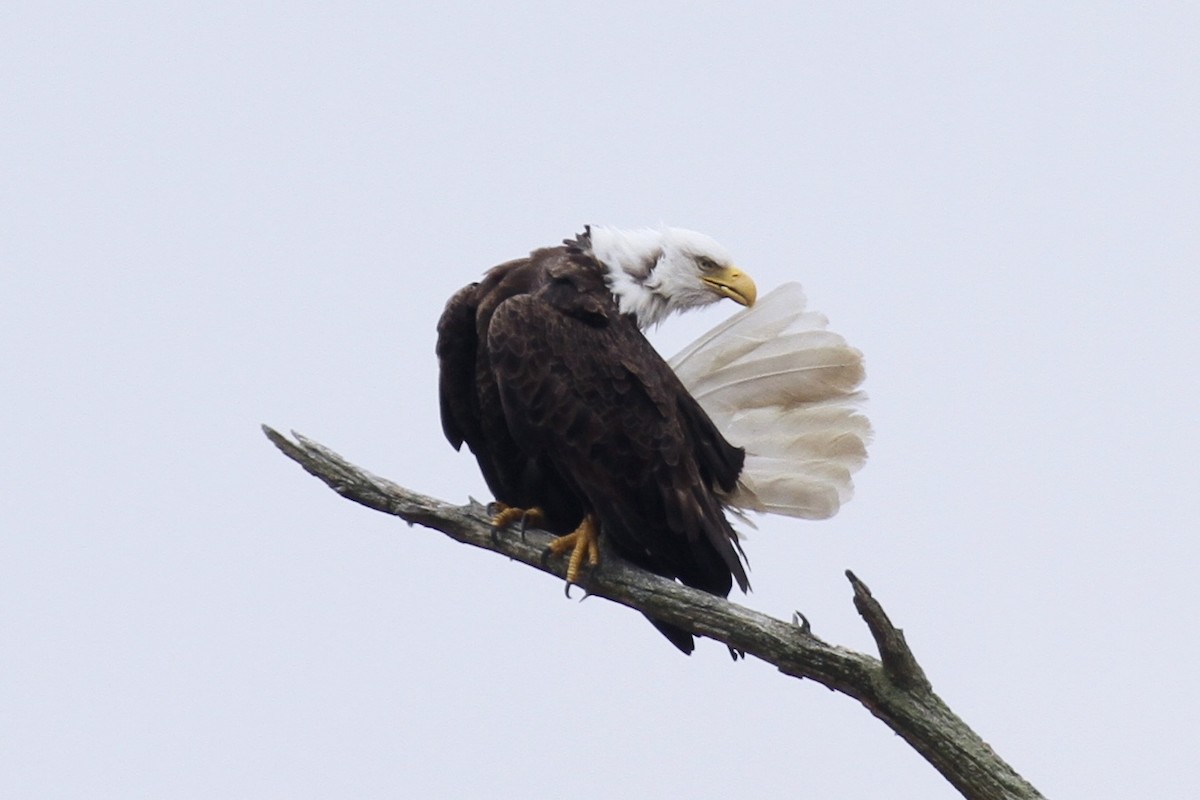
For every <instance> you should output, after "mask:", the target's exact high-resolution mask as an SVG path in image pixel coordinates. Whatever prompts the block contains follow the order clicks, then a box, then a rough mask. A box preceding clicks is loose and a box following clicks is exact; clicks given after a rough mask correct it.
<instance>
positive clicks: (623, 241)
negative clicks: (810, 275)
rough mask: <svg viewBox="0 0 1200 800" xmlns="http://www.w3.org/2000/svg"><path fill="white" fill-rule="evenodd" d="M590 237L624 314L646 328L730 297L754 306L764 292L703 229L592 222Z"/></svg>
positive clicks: (594, 253) (596, 255) (583, 239)
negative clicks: (620, 227) (627, 228)
mask: <svg viewBox="0 0 1200 800" xmlns="http://www.w3.org/2000/svg"><path fill="white" fill-rule="evenodd" d="M588 239H590V245H591V247H590V250H591V254H592V256H593V257H595V258H596V260H597V261H599V262H600V263H602V264H604V266H606V267H608V286H609V289H610V290H611V291H612V293H613V295H614V296H615V297H616V298H617V301H618V303H619V304H620V308H621V313H623V314H634V315H635V316H636V317H637V321H638V327H640V328H643V329H645V328H648V327H650V326H652V325H657V324H658V323H660V322H662V321H663V320H664V319H666V318H667V317H668V316H670V315H671V314H673V313H675V312H678V311H687V310H688V309H691V308H700V307H701V306H706V305H709V304H711V303H715V302H717V301H718V300H720V299H721V298H724V297H728V298H729V299H731V300H733V301H734V302H736V303H740V304H741V305H744V306H750V305H754V300H755V297H756V296H757V294H758V291H757V289H756V288H755V286H754V281H752V280H751V279H750V276H748V275H747V274H746V273H744V272H742V271H741V270H740V269H738V268H737V267H735V266H733V261H732V259H731V258H730V257H729V254H728V253H727V252H726V251H725V249H724V248H723V247H721V245H719V244H717V243H716V241H714V240H713V239H712V238H711V237H709V236H705V235H704V234H702V233H696V232H695V231H689V230H684V229H682V228H657V229H655V228H642V229H639V230H632V231H623V230H618V229H617V228H610V227H607V226H599V225H592V226H589V227H588V229H587V232H586V233H585V234H583V236H581V237H580V240H581V241H587V240H588Z"/></svg>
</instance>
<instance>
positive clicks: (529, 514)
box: [492, 500, 546, 533]
mask: <svg viewBox="0 0 1200 800" xmlns="http://www.w3.org/2000/svg"><path fill="white" fill-rule="evenodd" d="M493 507H494V508H495V509H496V513H495V514H493V515H492V527H493V528H495V529H496V530H501V529H503V528H507V527H508V526H509V525H512V524H513V523H514V522H516V521H517V520H520V521H521V533H524V532H525V528H527V527H528V528H536V527H538V526H539V525H541V524H542V523H544V522H545V521H546V518H545V515H544V514H543V513H542V510H541V509H540V508H538V507H537V506H534V507H533V508H516V507H514V506H510V505H508V504H507V503H503V502H501V501H499V500H497V501H496V503H495V505H494V506H493Z"/></svg>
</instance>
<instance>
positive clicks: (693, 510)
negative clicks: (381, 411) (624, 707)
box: [437, 243, 748, 652]
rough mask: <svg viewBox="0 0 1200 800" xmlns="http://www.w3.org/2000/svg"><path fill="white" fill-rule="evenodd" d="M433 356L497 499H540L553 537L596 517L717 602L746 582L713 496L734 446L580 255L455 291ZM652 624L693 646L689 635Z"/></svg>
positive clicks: (501, 269) (514, 267) (738, 454)
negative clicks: (718, 597)
mask: <svg viewBox="0 0 1200 800" xmlns="http://www.w3.org/2000/svg"><path fill="white" fill-rule="evenodd" d="M572 244H574V243H572ZM437 352H438V359H439V364H440V369H441V379H440V395H441V410H442V425H443V429H444V430H445V433H446V437H447V438H448V439H449V440H450V442H451V444H453V445H454V446H455V447H460V446H461V445H462V444H463V443H464V442H465V443H466V444H467V446H468V447H469V448H470V449H471V451H472V453H474V454H475V457H476V460H477V461H478V462H479V466H480V469H481V471H482V472H483V475H484V479H485V480H486V481H487V484H488V487H489V488H490V489H491V491H492V492H493V494H494V495H495V497H496V499H497V500H500V501H502V502H504V503H507V504H509V505H512V506H518V507H525V508H527V507H532V506H540V507H541V508H542V509H543V510H544V511H545V512H546V518H547V527H548V528H550V529H551V530H552V531H554V532H557V533H564V532H567V531H570V530H572V529H573V528H574V527H575V526H576V525H577V524H578V523H579V521H580V520H581V519H582V517H583V515H584V514H585V513H593V514H595V515H596V517H597V518H598V519H599V520H600V525H601V532H602V535H603V536H604V537H605V538H606V540H607V541H608V542H609V544H610V545H611V547H612V549H613V550H614V551H615V552H616V553H617V554H618V555H620V556H621V557H623V558H625V559H627V560H628V561H631V562H632V563H634V564H637V565H639V566H641V567H644V568H646V569H648V570H651V571H652V572H655V573H657V574H659V575H663V576H665V577H668V578H672V579H678V580H680V581H681V582H683V583H685V584H687V585H689V586H693V587H695V588H698V589H703V590H705V591H708V592H712V593H714V594H719V595H722V596H725V595H728V594H729V591H730V589H731V588H732V586H733V583H734V581H735V580H736V582H737V583H738V585H739V586H740V587H741V588H742V589H743V590H745V589H746V588H747V587H748V582H747V579H746V573H745V569H744V568H743V565H742V563H741V559H740V550H739V549H738V547H737V535H736V533H735V532H734V531H733V529H732V528H731V527H730V525H729V523H728V521H727V520H726V518H725V514H724V511H723V510H722V506H721V503H720V500H719V499H718V495H717V491H718V490H724V491H730V490H731V489H732V488H733V487H734V486H735V484H736V482H737V478H738V475H739V474H740V472H741V469H742V461H743V456H744V454H743V451H742V450H741V449H740V448H736V447H733V446H732V445H730V444H729V443H728V442H727V441H726V440H725V439H724V437H723V436H721V434H720V432H718V431H717V429H716V427H715V426H714V425H713V423H712V421H711V420H710V419H709V418H708V415H707V414H705V412H704V411H703V409H701V408H700V406H699V404H698V403H697V402H696V401H695V400H694V399H693V398H692V397H691V395H690V394H689V393H688V391H687V390H686V389H685V388H684V386H683V384H682V383H680V381H679V379H678V378H677V377H676V376H675V373H674V372H673V371H672V370H671V368H670V367H669V366H668V365H667V363H666V362H665V361H664V360H663V359H662V358H661V357H660V356H659V355H658V353H657V352H656V351H655V350H654V348H653V347H652V346H651V345H650V343H649V342H648V341H647V340H646V338H645V337H644V336H643V335H642V333H641V331H640V330H638V327H637V324H636V322H635V321H634V320H633V319H632V318H631V317H629V316H624V315H622V314H620V313H619V311H618V307H617V303H616V301H615V299H614V298H613V296H612V294H611V292H610V291H609V289H608V286H607V284H606V282H605V268H604V267H603V265H601V264H599V263H598V262H597V261H595V260H594V259H592V258H591V257H590V256H589V255H588V254H587V253H586V252H585V251H583V250H582V249H581V248H579V247H577V246H572V247H559V248H548V249H544V250H537V251H534V252H533V253H532V254H531V255H530V256H529V257H528V258H525V259H520V260H517V261H511V262H508V263H506V264H502V265H500V266H498V267H495V268H493V269H492V270H491V271H489V272H488V273H487V275H486V276H485V277H484V279H483V280H482V281H481V282H479V283H476V284H471V285H470V286H468V287H466V288H464V289H462V290H460V291H459V292H458V293H457V294H455V295H454V296H453V297H452V298H451V299H450V301H449V303H447V305H446V310H445V312H444V313H443V315H442V318H441V320H440V322H439V323H438V349H437ZM651 621H652V622H655V621H654V620H651ZM655 625H656V626H657V627H658V628H659V629H660V630H661V631H662V632H663V633H664V634H665V635H666V636H667V637H668V638H669V639H670V640H671V641H672V642H673V643H674V644H675V645H676V646H678V647H679V648H680V649H682V650H683V651H684V652H690V651H691V649H692V647H693V641H692V636H691V634H689V633H687V632H686V631H682V630H679V629H677V628H673V627H670V626H665V625H662V624H660V623H657V622H655Z"/></svg>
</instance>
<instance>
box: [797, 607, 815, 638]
mask: <svg viewBox="0 0 1200 800" xmlns="http://www.w3.org/2000/svg"><path fill="white" fill-rule="evenodd" d="M792 624H793V625H795V626H796V627H797V628H799V629H800V633H801V634H803V635H804V636H812V625H811V624H809V621H808V617H806V616H804V615H803V614H801V613H800V612H799V611H793V612H792Z"/></svg>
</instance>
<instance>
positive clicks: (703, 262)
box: [696, 256, 720, 272]
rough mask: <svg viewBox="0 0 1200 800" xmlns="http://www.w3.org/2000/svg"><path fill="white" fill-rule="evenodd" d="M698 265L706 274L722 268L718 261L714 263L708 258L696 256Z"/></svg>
mask: <svg viewBox="0 0 1200 800" xmlns="http://www.w3.org/2000/svg"><path fill="white" fill-rule="evenodd" d="M696 264H697V266H699V267H700V269H702V270H704V271H705V272H711V271H712V270H714V269H718V268H719V267H720V264H718V263H717V262H716V261H713V260H712V259H711V258H709V257H708V256H696Z"/></svg>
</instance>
